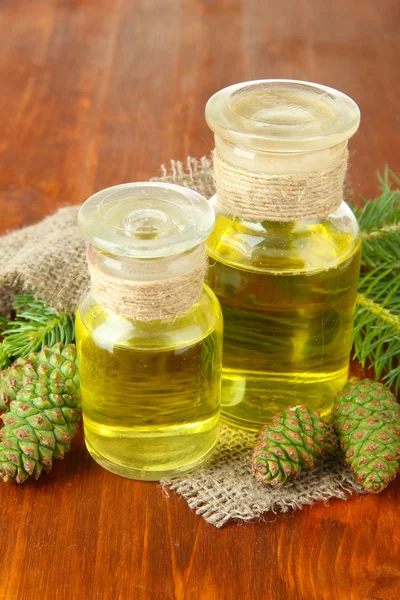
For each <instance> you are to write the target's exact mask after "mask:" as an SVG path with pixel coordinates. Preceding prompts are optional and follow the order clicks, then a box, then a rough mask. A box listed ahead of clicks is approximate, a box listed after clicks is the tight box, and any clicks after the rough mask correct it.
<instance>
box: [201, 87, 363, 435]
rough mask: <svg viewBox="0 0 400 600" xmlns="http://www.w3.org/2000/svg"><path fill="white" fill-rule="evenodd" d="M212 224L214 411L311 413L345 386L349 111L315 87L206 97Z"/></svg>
mask: <svg viewBox="0 0 400 600" xmlns="http://www.w3.org/2000/svg"><path fill="white" fill-rule="evenodd" d="M206 120H207V123H208V125H209V126H210V128H211V129H212V130H213V131H214V133H215V145H216V150H215V154H214V172H215V179H216V189H217V193H216V197H214V200H213V201H214V203H215V204H216V212H217V215H216V226H215V228H214V230H213V232H212V234H211V236H210V237H209V239H208V241H207V251H208V254H209V256H210V258H211V263H210V264H211V266H210V269H209V272H208V276H207V281H208V283H209V285H210V286H211V287H212V289H213V290H214V292H215V293H216V295H217V297H218V299H219V300H220V303H221V306H222V310H223V316H224V351H223V375H222V399H221V402H222V407H221V409H222V413H223V415H224V416H225V418H227V419H228V420H229V421H231V422H232V423H233V424H235V425H238V426H240V427H243V428H247V429H252V430H256V429H258V428H259V427H260V426H261V425H262V424H263V423H266V422H268V421H269V420H270V419H271V417H272V416H273V414H274V413H275V412H277V411H278V410H281V409H283V408H284V407H286V406H287V405H289V404H299V403H304V404H306V405H307V406H309V407H312V408H314V409H317V410H319V411H320V412H321V413H322V414H326V413H328V412H329V411H330V409H331V407H332V405H333V400H334V396H335V394H336V393H337V392H338V391H339V390H341V389H342V388H343V386H344V385H345V383H346V381H347V378H348V368H349V358H350V351H351V346H352V328H353V318H354V309H355V302H356V294H357V282H358V275H359V266H360V252H361V240H360V234H359V229H358V225H357V222H356V219H355V217H354V215H353V213H352V211H351V210H350V208H349V207H348V206H347V204H345V202H343V182H344V175H345V171H346V165H347V141H348V139H349V138H350V137H351V136H352V135H353V134H354V133H355V131H356V130H357V128H358V126H359V120H360V114H359V110H358V107H357V105H356V104H355V103H354V102H353V101H352V100H351V99H350V98H348V97H347V96H345V95H344V94H342V93H340V92H338V91H336V90H333V89H330V88H327V87H325V86H319V85H316V84H309V83H306V82H297V81H291V80H262V81H253V82H247V83H243V84H237V85H234V86H231V87H228V88H226V89H223V90H221V91H220V92H218V93H216V94H215V95H214V96H213V97H212V98H211V99H210V100H209V102H208V104H207V107H206Z"/></svg>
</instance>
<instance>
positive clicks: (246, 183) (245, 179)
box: [213, 149, 348, 221]
mask: <svg viewBox="0 0 400 600" xmlns="http://www.w3.org/2000/svg"><path fill="white" fill-rule="evenodd" d="M213 159H214V179H215V185H216V188H217V210H218V211H219V212H220V213H222V214H227V215H229V216H231V217H234V218H238V219H241V220H245V221H300V220H305V219H312V218H316V217H325V216H327V215H329V214H331V213H333V212H335V210H337V209H338V208H339V206H340V204H341V203H342V201H343V186H344V178H345V175H346V169H347V160H348V151H347V149H345V150H344V151H343V153H342V154H341V156H340V157H339V158H338V159H336V160H335V161H334V162H333V163H332V164H331V165H330V166H329V167H327V168H325V169H321V170H319V171H313V172H308V173H291V174H278V175H276V174H273V175H272V174H268V173H262V172H254V171H249V170H248V169H242V168H240V167H238V166H236V165H233V164H230V163H228V162H227V161H226V160H225V159H224V158H222V156H221V154H220V153H219V152H218V150H217V149H216V150H214V153H213Z"/></svg>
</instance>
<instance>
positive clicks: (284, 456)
mask: <svg viewBox="0 0 400 600" xmlns="http://www.w3.org/2000/svg"><path fill="white" fill-rule="evenodd" d="M326 435H327V428H326V424H325V423H324V421H323V420H322V418H321V415H320V414H319V413H318V412H317V411H315V410H311V409H308V408H306V407H305V406H303V405H301V406H295V407H293V408H291V407H289V408H287V409H286V410H284V411H283V412H282V413H279V414H277V415H275V416H274V418H273V421H272V423H271V424H270V425H264V427H263V430H262V432H261V434H260V438H259V443H258V446H257V447H256V448H255V450H254V453H253V465H252V467H253V468H252V471H253V475H254V477H255V478H256V479H257V481H258V482H259V483H261V484H263V485H267V484H269V485H273V486H280V485H282V484H284V483H285V481H287V480H288V479H297V477H298V476H299V475H300V473H301V472H302V471H305V470H310V469H312V468H313V467H314V464H315V461H316V459H317V456H319V455H320V454H322V452H323V451H324V449H325V442H326Z"/></svg>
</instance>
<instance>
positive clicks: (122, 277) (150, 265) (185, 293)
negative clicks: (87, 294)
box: [87, 243, 207, 322]
mask: <svg viewBox="0 0 400 600" xmlns="http://www.w3.org/2000/svg"><path fill="white" fill-rule="evenodd" d="M87 260H88V267H89V273H90V279H91V291H92V294H93V296H94V298H95V299H96V301H97V302H98V304H99V305H100V306H102V307H104V308H106V309H108V310H110V311H111V312H113V313H115V314H118V315H120V316H123V317H126V318H128V319H132V320H135V321H147V322H148V321H159V320H171V319H175V318H176V317H178V316H180V315H182V314H184V313H185V312H186V311H188V310H189V309H190V308H191V307H192V306H193V305H194V304H195V303H196V302H198V301H199V300H200V297H201V294H202V290H203V284H204V276H205V271H206V267H207V258H206V253H205V245H204V243H202V244H200V245H199V246H197V247H196V248H193V249H192V250H190V251H189V252H185V253H183V254H181V255H179V256H173V257H165V258H156V259H132V258H130V259H127V258H123V257H114V256H109V255H106V254H104V253H103V252H101V251H99V250H97V249H95V248H93V246H89V248H88V257H87Z"/></svg>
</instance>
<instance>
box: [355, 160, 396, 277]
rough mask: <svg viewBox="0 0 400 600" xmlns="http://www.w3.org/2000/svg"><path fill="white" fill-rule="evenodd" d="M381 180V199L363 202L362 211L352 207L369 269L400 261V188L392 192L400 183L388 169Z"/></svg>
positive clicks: (364, 258)
mask: <svg viewBox="0 0 400 600" xmlns="http://www.w3.org/2000/svg"><path fill="white" fill-rule="evenodd" d="M378 179H379V182H380V184H381V189H382V193H381V196H380V197H379V198H377V199H376V200H374V201H372V202H368V201H366V200H365V199H362V203H363V206H362V208H357V207H356V206H354V204H353V211H354V213H355V215H356V217H357V220H358V222H359V225H360V228H361V231H362V239H363V251H362V262H363V265H364V266H367V267H370V268H374V267H375V266H376V265H377V264H378V263H380V264H383V265H391V264H392V263H393V262H400V243H399V242H400V189H398V188H396V189H394V190H393V189H392V185H393V183H394V184H396V185H400V180H399V178H398V177H397V176H396V175H395V174H394V173H393V172H392V171H390V170H389V169H388V168H386V169H385V172H384V174H383V176H381V175H378Z"/></svg>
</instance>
